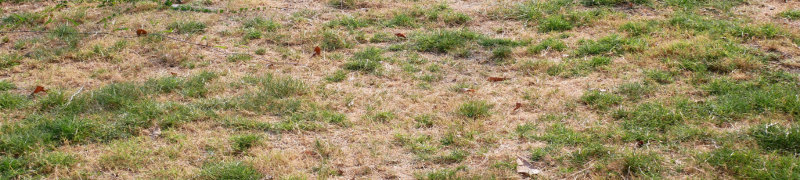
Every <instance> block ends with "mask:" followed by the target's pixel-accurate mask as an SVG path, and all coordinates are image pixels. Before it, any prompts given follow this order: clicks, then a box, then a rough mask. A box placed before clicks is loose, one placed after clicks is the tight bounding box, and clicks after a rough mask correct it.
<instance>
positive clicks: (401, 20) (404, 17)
mask: <svg viewBox="0 0 800 180" xmlns="http://www.w3.org/2000/svg"><path fill="white" fill-rule="evenodd" d="M386 26H388V27H417V19H416V18H414V17H412V16H410V15H408V14H406V13H396V14H395V15H394V16H393V17H392V18H391V19H389V20H388V21H387V22H386Z"/></svg>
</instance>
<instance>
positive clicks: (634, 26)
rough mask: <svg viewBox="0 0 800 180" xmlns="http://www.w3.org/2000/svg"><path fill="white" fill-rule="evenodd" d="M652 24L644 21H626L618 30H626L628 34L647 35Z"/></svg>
mask: <svg viewBox="0 0 800 180" xmlns="http://www.w3.org/2000/svg"><path fill="white" fill-rule="evenodd" d="M653 26H654V25H653V24H651V23H644V22H628V23H625V24H623V25H622V26H620V27H619V31H623V32H627V33H628V34H629V35H630V36H642V35H648V34H650V33H651V32H652V31H653Z"/></svg>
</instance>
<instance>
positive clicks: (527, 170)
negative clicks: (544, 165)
mask: <svg viewBox="0 0 800 180" xmlns="http://www.w3.org/2000/svg"><path fill="white" fill-rule="evenodd" d="M541 172H542V171H541V170H539V169H536V168H535V167H533V165H532V164H531V163H530V162H528V160H525V159H522V158H520V157H517V173H519V174H520V175H522V176H527V177H530V176H532V175H536V174H539V173H541Z"/></svg>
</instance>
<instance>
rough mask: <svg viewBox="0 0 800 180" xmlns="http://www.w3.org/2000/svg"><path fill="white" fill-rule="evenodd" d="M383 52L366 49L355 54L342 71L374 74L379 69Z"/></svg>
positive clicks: (371, 48)
mask: <svg viewBox="0 0 800 180" xmlns="http://www.w3.org/2000/svg"><path fill="white" fill-rule="evenodd" d="M383 59H384V58H383V50H381V49H379V48H376V47H367V48H365V49H364V50H361V51H359V52H356V53H355V54H354V55H353V58H352V59H351V60H350V61H348V62H347V63H345V64H344V67H343V68H344V69H347V70H351V71H363V72H376V71H377V70H379V69H380V68H381V63H380V62H381V61H382V60H383Z"/></svg>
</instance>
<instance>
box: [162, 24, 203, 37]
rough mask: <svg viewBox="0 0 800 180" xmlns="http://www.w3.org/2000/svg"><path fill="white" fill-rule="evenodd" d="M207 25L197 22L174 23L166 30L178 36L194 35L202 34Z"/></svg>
mask: <svg viewBox="0 0 800 180" xmlns="http://www.w3.org/2000/svg"><path fill="white" fill-rule="evenodd" d="M206 27H207V25H206V24H205V23H203V22H199V21H175V22H172V23H170V24H169V25H167V30H172V31H173V32H175V33H179V34H195V33H200V32H204V31H205V30H206Z"/></svg>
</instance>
